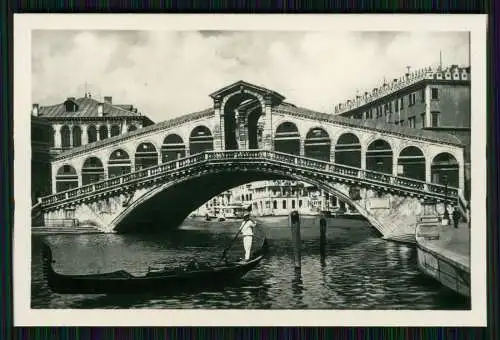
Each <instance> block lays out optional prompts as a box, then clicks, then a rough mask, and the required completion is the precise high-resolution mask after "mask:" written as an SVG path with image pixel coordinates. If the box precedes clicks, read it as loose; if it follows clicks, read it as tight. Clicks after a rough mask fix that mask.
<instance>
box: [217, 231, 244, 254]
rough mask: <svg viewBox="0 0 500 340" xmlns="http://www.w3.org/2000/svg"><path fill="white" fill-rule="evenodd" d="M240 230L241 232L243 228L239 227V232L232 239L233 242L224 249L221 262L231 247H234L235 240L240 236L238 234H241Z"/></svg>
mask: <svg viewBox="0 0 500 340" xmlns="http://www.w3.org/2000/svg"><path fill="white" fill-rule="evenodd" d="M240 232H241V228H240V229H238V232H237V233H236V235H234V238H233V240H232V241H231V243H229V245H228V246H227V247H226V248H225V249H224V252H223V253H222V257H221V258H220V260H219V262H221V261H222V260H223V259H224V258H225V257H226V253H227V251H228V250H229V248H231V247H232V245H233V243H234V241H236V238H237V237H238V235H239V234H240Z"/></svg>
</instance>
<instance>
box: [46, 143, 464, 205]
mask: <svg viewBox="0 0 500 340" xmlns="http://www.w3.org/2000/svg"><path fill="white" fill-rule="evenodd" d="M262 159H265V160H273V161H276V162H279V163H282V164H284V165H286V166H290V165H295V166H297V167H301V168H307V169H310V170H314V171H322V172H324V173H328V174H332V173H333V174H338V175H340V176H343V177H350V178H353V179H363V180H365V181H373V182H375V183H379V184H380V183H386V184H389V185H394V186H400V187H405V188H411V189H414V190H421V191H424V192H429V193H433V194H438V195H444V196H448V197H450V198H456V197H459V190H458V189H457V188H454V187H449V186H448V187H446V186H444V185H441V184H437V183H427V182H423V181H420V180H417V179H412V178H406V177H397V176H392V175H391V174H387V173H382V172H377V171H373V170H366V169H360V168H356V167H351V166H348V165H343V164H336V163H329V162H326V161H322V160H317V159H312V158H307V157H302V156H297V155H292V154H287V153H281V152H277V151H270V150H242V151H239V150H236V151H235V150H230V151H206V152H202V153H198V154H195V155H191V156H188V157H185V158H181V159H176V160H172V161H169V162H166V163H162V164H159V165H155V166H152V167H149V168H145V169H141V170H138V171H134V172H132V173H128V174H124V175H120V176H116V177H113V178H109V179H106V180H103V181H100V182H95V183H91V184H87V185H84V186H82V187H78V188H73V189H69V190H66V191H62V192H58V193H56V194H53V195H50V196H45V197H42V198H41V199H40V202H41V205H42V206H47V205H51V204H54V203H58V202H61V201H64V200H67V199H70V198H74V197H78V196H80V195H85V194H88V193H92V192H96V191H99V190H103V189H106V188H112V187H117V186H120V185H123V184H130V183H132V182H134V181H140V180H143V179H145V178H149V177H151V176H155V175H158V174H164V173H168V172H172V171H174V170H179V169H182V168H184V167H188V166H191V165H196V164H201V163H202V162H205V161H209V162H210V161H214V160H225V161H227V160H247V161H248V160H257V161H261V160H262Z"/></svg>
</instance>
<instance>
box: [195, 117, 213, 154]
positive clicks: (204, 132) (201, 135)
mask: <svg viewBox="0 0 500 340" xmlns="http://www.w3.org/2000/svg"><path fill="white" fill-rule="evenodd" d="M213 149H214V135H213V132H212V130H210V128H208V127H207V126H206V125H205V124H199V125H196V126H195V127H193V129H192V130H191V132H190V133H189V154H190V155H194V154H197V153H200V152H204V151H212V150H213Z"/></svg>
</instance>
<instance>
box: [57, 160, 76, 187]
mask: <svg viewBox="0 0 500 340" xmlns="http://www.w3.org/2000/svg"><path fill="white" fill-rule="evenodd" d="M78 185H79V181H78V173H77V172H76V169H75V168H74V167H73V166H72V165H70V164H63V165H61V166H59V168H58V169H57V172H56V176H55V188H56V192H61V191H66V190H70V189H74V188H77V187H78Z"/></svg>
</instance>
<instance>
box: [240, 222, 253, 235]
mask: <svg viewBox="0 0 500 340" xmlns="http://www.w3.org/2000/svg"><path fill="white" fill-rule="evenodd" d="M253 227H255V223H254V221H252V220H248V221H243V222H242V223H241V227H240V228H241V234H242V235H243V236H252V235H253Z"/></svg>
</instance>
